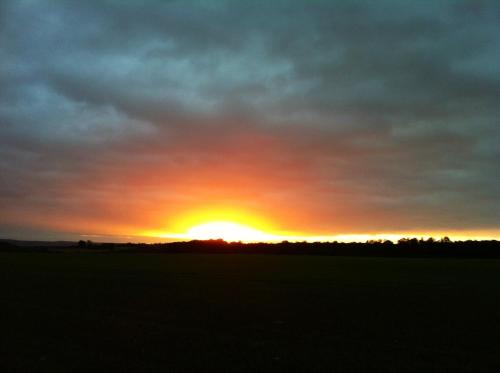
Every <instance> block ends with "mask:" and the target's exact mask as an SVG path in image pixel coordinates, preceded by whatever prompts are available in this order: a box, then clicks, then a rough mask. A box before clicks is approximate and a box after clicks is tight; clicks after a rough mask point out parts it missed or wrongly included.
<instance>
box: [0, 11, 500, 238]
mask: <svg viewBox="0 0 500 373" xmlns="http://www.w3.org/2000/svg"><path fill="white" fill-rule="evenodd" d="M0 17H1V19H0V45H2V47H1V49H0V86H1V89H0V202H1V204H2V206H3V208H2V212H0V221H1V222H5V224H4V223H2V224H3V226H11V225H13V224H17V225H16V226H23V225H24V226H26V231H27V232H28V231H32V230H33V229H35V228H37V227H45V228H46V229H53V230H61V231H65V232H68V231H71V232H81V233H100V232H103V231H106V230H108V231H109V232H112V233H116V232H122V233H123V232H126V231H132V230H134V229H141V228H147V227H149V226H155V227H156V226H159V225H165V226H168V225H169V224H171V222H172V221H174V220H175V217H176V214H177V213H178V212H181V211H187V210H189V209H195V208H197V206H201V205H206V204H208V203H209V202H210V203H212V204H213V205H234V206H236V207H241V208H242V209H247V210H252V211H255V212H257V213H259V214H261V215H263V216H269V217H270V218H271V219H274V220H275V221H277V222H278V223H277V224H278V225H280V226H281V227H282V228H283V229H290V230H297V231H304V232H311V233H350V232H366V231H377V232H382V231H385V232H391V231H395V230H398V231H404V230H415V229H420V230H426V229H435V228H440V229H469V230H474V229H497V228H500V227H498V221H499V218H500V205H499V202H498V200H499V198H498V197H499V196H500V190H499V187H498V185H500V183H499V181H500V180H499V179H500V169H499V168H498V165H497V163H498V162H497V161H498V156H499V155H500V154H499V150H498V149H499V148H498V146H497V144H498V141H500V127H499V122H498V118H499V117H500V107H499V106H498V99H499V98H500V69H499V67H498V66H500V65H499V64H498V60H499V58H500V43H499V42H500V38H499V36H498V35H500V22H498V21H499V20H500V6H499V5H498V3H497V2H495V1H479V2H478V1H474V2H470V1H458V2H457V1H440V2H431V1H423V2H418V3H416V2H413V1H380V2H370V1H349V2H347V1H336V2H332V1H317V2H313V3H309V2H303V1H273V2H264V1H255V2H243V1H242V2H237V1H218V2H204V1H199V2H197V1H192V2H185V1H169V2H153V1H151V2H146V3H139V2H134V1H129V2H120V3H118V2H115V1H106V2H102V1H99V2H84V3H81V4H76V3H68V2H63V1H43V2H31V1H21V2H17V1H7V2H3V3H2V5H1V8H0ZM44 216H47V218H46V219H45V218H44ZM89 222H93V223H89ZM109 227H112V229H111V228H109Z"/></svg>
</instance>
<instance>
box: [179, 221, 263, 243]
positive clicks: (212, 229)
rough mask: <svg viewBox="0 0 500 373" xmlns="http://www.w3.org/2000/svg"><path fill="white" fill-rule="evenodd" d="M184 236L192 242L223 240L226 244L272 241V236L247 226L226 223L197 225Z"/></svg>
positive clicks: (216, 222) (217, 222)
mask: <svg viewBox="0 0 500 373" xmlns="http://www.w3.org/2000/svg"><path fill="white" fill-rule="evenodd" d="M186 236H187V237H188V238H190V239H193V240H212V239H223V240H224V241H227V242H232V241H242V242H265V241H269V240H272V239H273V236H272V235H270V234H267V233H264V232H262V231H260V230H258V229H255V228H252V227H250V226H248V225H244V224H239V223H234V222H228V221H215V222H210V223H205V224H200V225H197V226H195V227H193V228H191V229H189V230H188V232H187V234H186Z"/></svg>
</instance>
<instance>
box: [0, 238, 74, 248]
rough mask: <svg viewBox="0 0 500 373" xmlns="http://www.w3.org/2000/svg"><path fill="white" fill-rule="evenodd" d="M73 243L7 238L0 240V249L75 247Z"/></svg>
mask: <svg viewBox="0 0 500 373" xmlns="http://www.w3.org/2000/svg"><path fill="white" fill-rule="evenodd" d="M75 245H76V242H74V241H24V240H12V239H8V238H0V247H3V246H17V247H70V246H75Z"/></svg>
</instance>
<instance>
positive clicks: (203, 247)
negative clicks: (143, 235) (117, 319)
mask: <svg viewBox="0 0 500 373" xmlns="http://www.w3.org/2000/svg"><path fill="white" fill-rule="evenodd" d="M19 242H24V241H12V240H0V251H37V252H43V251H49V252H62V251H64V252H68V251H72V250H75V249H77V250H80V251H81V250H85V251H87V250H88V251H96V252H97V251H113V252H134V253H165V254H168V253H171V254H175V253H204V254H286V255H298V254H300V255H334V256H335V255H336V256H367V257H369V256H382V257H443V258H445V257H470V258H482V257H484V258H497V257H498V258H500V241H495V240H491V241H452V240H451V239H450V238H448V237H443V238H441V239H438V240H436V239H434V238H428V239H423V238H420V239H418V238H415V237H408V238H401V239H400V240H398V242H397V243H394V242H392V241H389V240H369V241H367V242H363V243H361V242H351V243H345V242H336V241H335V242H312V243H308V242H289V241H283V242H279V243H242V242H226V241H224V240H221V239H219V240H204V241H201V240H193V241H186V242H170V243H152V244H146V243H130V242H129V243H97V242H92V241H83V240H81V241H78V242H76V243H74V244H73V245H70V246H65V247H61V246H55V245H51V243H50V242H47V243H44V244H37V245H31V246H29V245H22V244H20V243H19Z"/></svg>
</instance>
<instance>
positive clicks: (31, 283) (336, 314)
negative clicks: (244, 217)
mask: <svg viewBox="0 0 500 373" xmlns="http://www.w3.org/2000/svg"><path fill="white" fill-rule="evenodd" d="M0 291H1V293H0V294H1V300H0V328H1V329H0V330H1V337H0V338H1V339H0V371H2V372H32V371H47V372H49V371H50V372H92V371H121V372H138V371H145V372H150V371H165V372H168V371H217V372H224V371H255V372H260V371H263V370H273V371H287V372H288V371H307V372H315V371H325V372H335V371H336V372H373V371H376V372H406V371H411V372H498V371H500V318H499V315H500V260H498V259H450V258H447V259H435V258H434V259H424V258H345V257H332V256H302V255H295V256H288V255H279V256H278V255H237V254H235V255H217V254H213V255H201V254H171V255H161V254H130V253H128V254H127V253H121V254H119V253H115V254H113V253H99V252H90V253H46V254H43V253H0Z"/></svg>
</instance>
